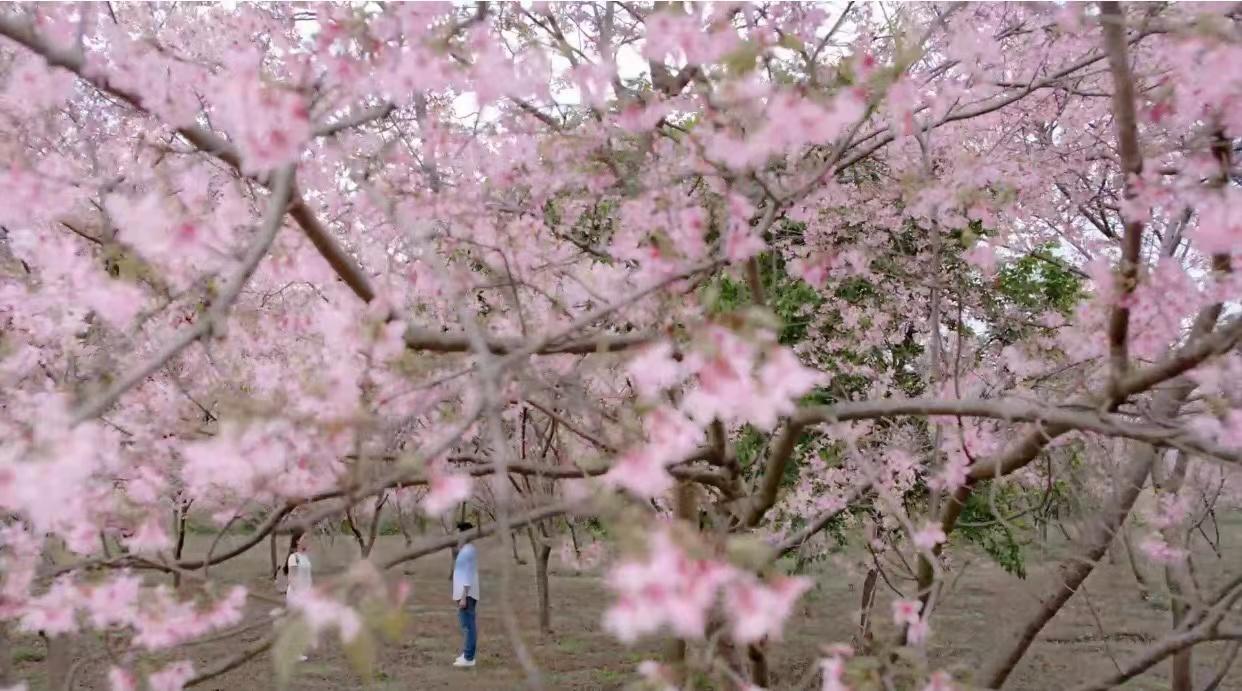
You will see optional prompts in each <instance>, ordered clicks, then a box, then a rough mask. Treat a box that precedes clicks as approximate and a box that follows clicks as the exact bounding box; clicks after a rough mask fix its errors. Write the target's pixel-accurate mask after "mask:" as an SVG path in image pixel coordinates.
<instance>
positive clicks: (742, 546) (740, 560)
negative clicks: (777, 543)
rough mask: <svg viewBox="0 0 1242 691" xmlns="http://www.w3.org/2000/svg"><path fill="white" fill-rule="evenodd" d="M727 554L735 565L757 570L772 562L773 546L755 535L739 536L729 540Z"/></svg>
mask: <svg viewBox="0 0 1242 691" xmlns="http://www.w3.org/2000/svg"><path fill="white" fill-rule="evenodd" d="M726 552H727V554H728V556H729V561H731V562H733V563H734V564H735V565H737V566H740V567H742V568H746V569H752V570H757V569H761V568H763V567H764V566H766V565H767V563H768V562H769V561H770V559H771V557H772V546H771V545H769V544H768V543H767V542H765V541H764V540H763V539H762V538H760V537H757V536H755V535H737V536H735V537H731V538H729V542H728V544H727V546H726Z"/></svg>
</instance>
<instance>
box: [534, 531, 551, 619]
mask: <svg viewBox="0 0 1242 691" xmlns="http://www.w3.org/2000/svg"><path fill="white" fill-rule="evenodd" d="M531 543H532V544H531V547H532V548H533V549H534V552H535V585H536V587H537V588H538V589H539V630H540V631H541V632H543V633H552V603H551V602H550V593H549V591H548V558H549V557H550V556H551V555H552V546H551V545H549V544H548V543H547V541H539V542H536V541H535V537H534V535H533V534H532V536H531Z"/></svg>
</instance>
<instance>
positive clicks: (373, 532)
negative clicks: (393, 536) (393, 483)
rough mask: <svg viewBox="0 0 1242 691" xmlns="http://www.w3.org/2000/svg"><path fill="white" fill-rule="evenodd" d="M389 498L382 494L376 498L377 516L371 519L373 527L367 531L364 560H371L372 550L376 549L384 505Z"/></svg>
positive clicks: (363, 550) (363, 546)
mask: <svg viewBox="0 0 1242 691" xmlns="http://www.w3.org/2000/svg"><path fill="white" fill-rule="evenodd" d="M387 500H388V497H387V496H386V495H384V494H383V493H381V494H380V495H379V496H378V497H376V498H375V515H373V516H372V517H371V527H370V529H368V530H367V540H366V543H365V544H363V545H362V558H363V559H370V558H371V550H373V549H375V541H376V540H377V539H379V530H380V519H381V518H383V516H384V503H385V502H386V501H387Z"/></svg>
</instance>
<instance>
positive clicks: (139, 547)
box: [125, 515, 172, 553]
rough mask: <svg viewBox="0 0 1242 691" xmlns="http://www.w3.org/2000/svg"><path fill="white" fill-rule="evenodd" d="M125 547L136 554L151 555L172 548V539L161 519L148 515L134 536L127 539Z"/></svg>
mask: <svg viewBox="0 0 1242 691" xmlns="http://www.w3.org/2000/svg"><path fill="white" fill-rule="evenodd" d="M125 545H126V546H127V547H129V549H130V550H132V551H134V552H136V553H151V552H158V551H160V550H163V549H168V548H169V547H172V539H171V538H170V537H169V536H168V532H167V531H166V530H164V525H163V523H162V522H161V521H160V519H159V518H158V517H157V516H153V515H148V516H147V517H146V518H144V519H143V520H142V522H141V523H139V524H138V528H137V529H136V530H134V532H133V534H132V535H130V536H129V537H128V538H125Z"/></svg>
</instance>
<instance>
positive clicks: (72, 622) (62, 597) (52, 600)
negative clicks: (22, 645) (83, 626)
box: [21, 576, 81, 636]
mask: <svg viewBox="0 0 1242 691" xmlns="http://www.w3.org/2000/svg"><path fill="white" fill-rule="evenodd" d="M80 598H81V596H80V594H79V592H78V589H77V586H75V585H74V583H73V579H72V578H71V577H70V576H61V577H60V578H57V579H56V580H55V581H54V582H53V583H52V586H51V587H50V588H48V590H47V592H46V593H44V594H43V595H40V596H39V597H36V598H33V599H31V600H30V601H29V604H28V605H27V607H26V612H25V613H24V614H23V615H22V618H21V628H22V630H23V631H28V632H30V633H38V632H42V633H44V634H46V635H48V636H56V635H59V634H63V633H73V632H75V631H77V630H78V622H77V618H76V616H75V611H76V608H77V606H78V603H79V602H80Z"/></svg>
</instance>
